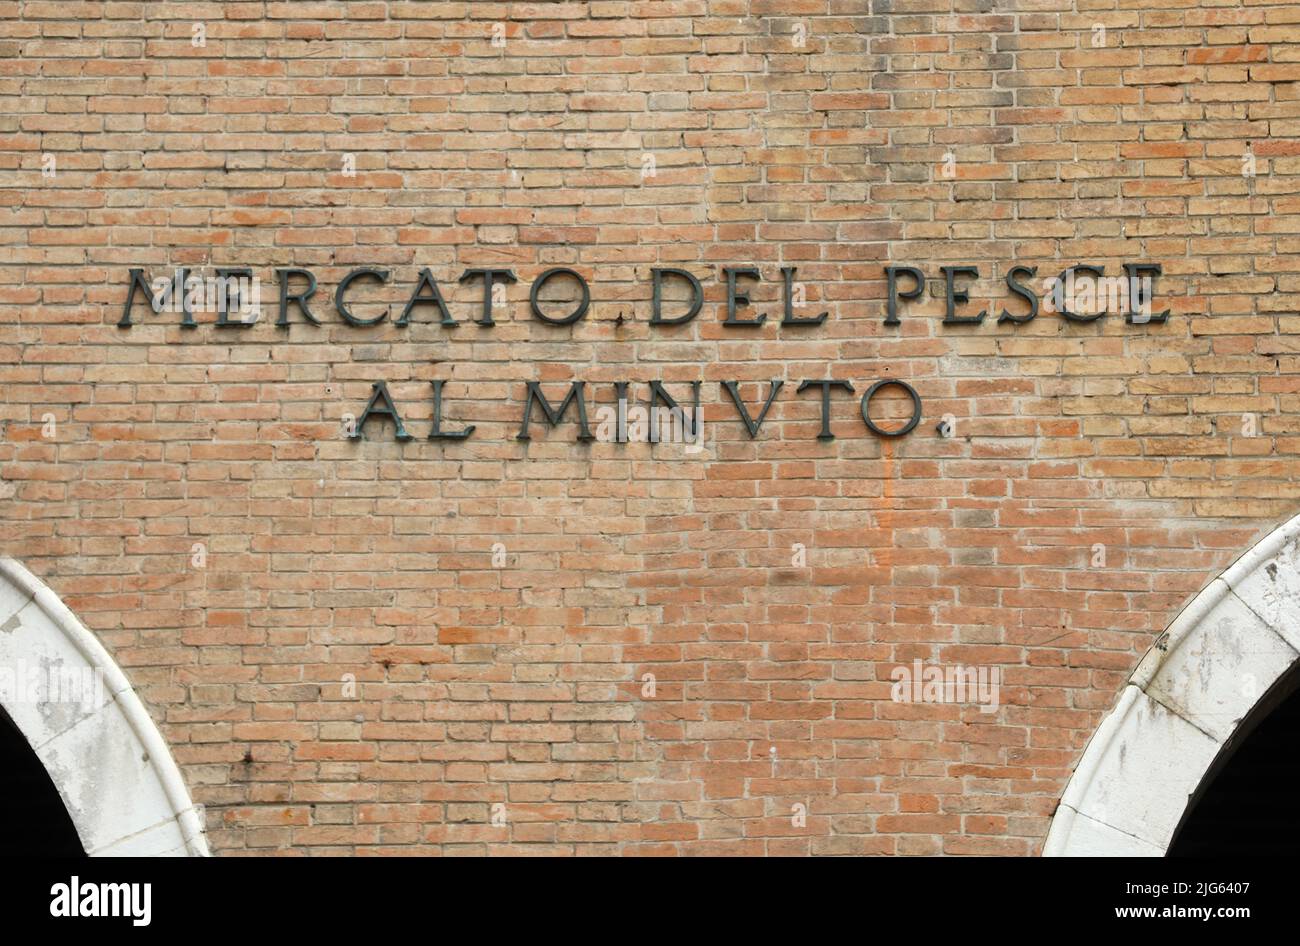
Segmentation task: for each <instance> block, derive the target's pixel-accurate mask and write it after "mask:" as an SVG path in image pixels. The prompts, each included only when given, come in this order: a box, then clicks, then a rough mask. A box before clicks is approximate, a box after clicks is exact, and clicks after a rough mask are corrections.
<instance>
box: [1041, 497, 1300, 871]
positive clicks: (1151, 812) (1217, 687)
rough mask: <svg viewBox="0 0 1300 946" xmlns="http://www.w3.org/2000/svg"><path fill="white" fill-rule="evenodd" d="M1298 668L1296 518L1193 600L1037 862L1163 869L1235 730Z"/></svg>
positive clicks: (1299, 531)
mask: <svg viewBox="0 0 1300 946" xmlns="http://www.w3.org/2000/svg"><path fill="white" fill-rule="evenodd" d="M1298 657H1300V516H1297V517H1295V518H1294V519H1292V520H1291V521H1289V522H1287V523H1286V524H1285V525H1283V526H1281V527H1279V528H1278V529H1276V530H1275V531H1274V532H1272V533H1270V534H1269V535H1268V536H1267V537H1265V538H1264V539H1263V540H1262V541H1261V542H1259V543H1258V544H1257V545H1255V546H1254V547H1253V548H1252V549H1251V550H1250V551H1249V552H1247V553H1246V554H1245V555H1243V556H1242V557H1241V558H1239V559H1238V560H1237V561H1236V562H1235V563H1234V564H1233V565H1232V566H1231V567H1230V568H1228V570H1227V571H1225V572H1224V573H1223V574H1222V575H1220V576H1219V577H1218V578H1216V579H1214V581H1213V582H1211V583H1210V585H1209V586H1208V587H1206V588H1205V589H1204V590H1203V591H1201V593H1200V594H1198V595H1197V596H1196V597H1195V598H1193V599H1192V601H1191V603H1190V604H1188V605H1187V607H1186V608H1184V609H1183V611H1182V612H1181V613H1180V614H1179V615H1178V617H1177V618H1175V620H1174V622H1173V623H1172V624H1171V625H1169V628H1168V630H1166V631H1165V633H1164V634H1162V635H1161V636H1160V637H1159V638H1157V639H1156V642H1155V644H1154V645H1153V646H1152V647H1151V649H1150V650H1149V651H1147V653H1146V655H1145V656H1144V657H1143V658H1142V660H1141V662H1140V663H1139V664H1138V666H1137V669H1136V670H1134V671H1133V675H1132V676H1131V677H1130V678H1129V682H1128V684H1127V685H1126V686H1125V687H1124V692H1123V693H1122V694H1121V695H1120V698H1119V702H1118V703H1117V704H1116V706H1115V708H1114V709H1113V710H1111V711H1110V713H1109V714H1108V715H1107V716H1106V718H1105V719H1103V720H1102V723H1101V725H1100V726H1099V727H1098V728H1097V732H1096V733H1095V734H1094V735H1093V737H1092V741H1091V742H1089V743H1088V746H1087V748H1086V749H1085V750H1084V753H1083V758H1082V759H1081V760H1080V761H1079V765H1078V768H1076V769H1075V772H1074V776H1073V777H1072V778H1071V779H1070V782H1069V784H1068V785H1067V786H1066V788H1065V793H1064V795H1063V796H1062V797H1061V803H1060V805H1059V807H1058V808H1057V811H1056V814H1055V816H1054V817H1053V818H1052V826H1051V829H1050V831H1049V832H1048V835H1047V843H1046V844H1045V846H1044V848H1043V854H1044V856H1047V857H1053V856H1078V855H1104V856H1134V855H1137V856H1152V857H1160V856H1163V855H1164V854H1165V852H1166V851H1167V850H1168V849H1169V845H1170V843H1171V842H1172V841H1173V836H1174V832H1175V831H1176V830H1177V828H1178V825H1179V823H1180V822H1181V821H1182V818H1183V815H1184V813H1185V811H1186V809H1187V807H1188V803H1189V801H1190V799H1191V797H1192V795H1193V793H1194V792H1195V791H1196V789H1197V787H1198V786H1199V785H1200V784H1201V782H1202V781H1203V780H1204V777H1205V774H1206V771H1207V770H1208V769H1209V768H1210V766H1211V764H1212V763H1213V762H1214V760H1215V758H1216V757H1217V756H1218V754H1219V752H1220V750H1221V749H1222V748H1223V746H1224V744H1225V743H1226V742H1227V741H1228V739H1229V738H1230V737H1231V736H1232V735H1233V733H1234V732H1235V731H1236V729H1237V726H1238V725H1239V724H1240V723H1241V721H1242V720H1243V719H1245V718H1246V716H1247V715H1248V714H1249V713H1250V711H1251V708H1252V707H1254V706H1255V704H1256V703H1257V702H1258V701H1259V700H1260V698H1261V697H1263V695H1264V694H1265V693H1266V692H1267V691H1268V689H1269V687H1271V686H1272V685H1273V684H1274V683H1276V682H1277V681H1278V680H1279V679H1281V677H1282V676H1283V675H1284V674H1285V673H1286V672H1287V671H1288V670H1289V669H1290V668H1291V667H1292V666H1293V665H1294V664H1295V662H1296V660H1297V658H1298Z"/></svg>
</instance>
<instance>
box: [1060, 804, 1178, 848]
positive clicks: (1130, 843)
mask: <svg viewBox="0 0 1300 946" xmlns="http://www.w3.org/2000/svg"><path fill="white" fill-rule="evenodd" d="M1058 825H1060V827H1058ZM1067 838H1068V847H1069V849H1070V850H1069V852H1068V853H1069V854H1070V856H1072V857H1162V856H1164V853H1165V852H1164V849H1163V848H1161V847H1158V846H1156V845H1154V844H1151V843H1150V842H1148V841H1143V840H1142V839H1141V838H1135V837H1133V835H1131V834H1125V833H1124V832H1123V831H1120V830H1118V829H1117V828H1112V827H1111V826H1110V825H1108V824H1102V823H1101V822H1100V821H1093V820H1092V819H1091V818H1089V817H1087V816H1086V815H1081V814H1079V813H1078V812H1076V811H1075V810H1074V809H1072V808H1068V807H1064V806H1063V807H1061V808H1060V809H1058V810H1057V812H1056V817H1055V818H1053V819H1052V833H1051V834H1049V835H1048V838H1047V846H1046V848H1044V850H1043V855H1044V856H1045V857H1052V856H1057V855H1060V854H1065V853H1066V851H1064V850H1059V851H1058V850H1055V849H1054V848H1056V847H1061V848H1064V847H1066V846H1067V841H1066V839H1067Z"/></svg>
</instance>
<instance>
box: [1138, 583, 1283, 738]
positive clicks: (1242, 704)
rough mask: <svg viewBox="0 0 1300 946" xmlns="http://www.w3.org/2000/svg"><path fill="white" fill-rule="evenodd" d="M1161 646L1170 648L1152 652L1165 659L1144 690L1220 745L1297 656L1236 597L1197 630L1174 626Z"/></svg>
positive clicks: (1220, 604)
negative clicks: (1176, 629) (1176, 628)
mask: <svg viewBox="0 0 1300 946" xmlns="http://www.w3.org/2000/svg"><path fill="white" fill-rule="evenodd" d="M1178 623H1179V622H1177V621H1176V622H1175V625H1177V624H1178ZM1162 646H1163V647H1165V648H1167V649H1166V650H1163V651H1162V650H1161V649H1160V647H1156V648H1152V651H1151V653H1150V654H1148V658H1150V657H1151V656H1153V655H1158V656H1159V657H1160V660H1159V664H1158V667H1157V668H1155V669H1154V670H1153V671H1152V673H1151V679H1150V681H1149V682H1147V683H1146V684H1145V686H1144V689H1145V691H1146V693H1147V694H1148V695H1149V696H1151V697H1152V698H1153V699H1155V700H1157V701H1159V702H1160V703H1162V704H1164V705H1165V706H1167V707H1169V708H1170V709H1171V710H1173V711H1174V712H1176V713H1178V714H1179V715H1180V716H1182V717H1184V718H1185V719H1187V720H1188V721H1189V722H1191V723H1193V724H1194V725H1195V726H1197V728H1199V729H1201V730H1203V731H1204V732H1206V733H1208V734H1209V735H1211V736H1212V737H1214V739H1215V740H1216V741H1217V742H1220V743H1222V742H1224V741H1226V740H1227V738H1228V737H1229V736H1231V735H1232V733H1233V731H1234V730H1236V728H1237V725H1238V724H1239V723H1240V722H1241V721H1242V720H1243V719H1244V718H1245V717H1246V715H1247V714H1248V713H1249V712H1250V710H1251V708H1252V707H1253V706H1254V705H1255V703H1256V702H1258V700H1259V698H1260V697H1261V696H1262V695H1263V694H1264V690H1266V689H1267V688H1268V685H1269V684H1271V683H1272V682H1273V681H1274V680H1276V679H1277V678H1278V677H1280V676H1281V675H1282V674H1283V673H1285V672H1286V671H1287V669H1288V668H1289V667H1290V666H1291V664H1292V663H1294V662H1295V660H1296V657H1297V653H1296V651H1295V650H1293V649H1292V648H1291V646H1290V645H1289V644H1287V642H1286V641H1284V640H1283V639H1282V638H1281V637H1279V636H1278V635H1277V634H1275V633H1273V631H1272V630H1271V629H1270V628H1269V627H1267V626H1266V625H1265V624H1264V622H1263V621H1261V620H1260V619H1259V617H1258V616H1257V615H1256V614H1255V612H1254V611H1252V610H1251V609H1250V608H1248V607H1246V605H1245V604H1243V603H1242V602H1241V600H1240V599H1239V598H1238V597H1237V596H1236V595H1234V594H1232V593H1228V594H1226V595H1224V596H1223V597H1221V598H1220V599H1219V600H1218V601H1217V602H1216V603H1215V605H1214V607H1212V608H1211V609H1210V610H1209V611H1207V612H1206V613H1205V614H1204V615H1203V616H1201V617H1200V619H1199V620H1198V621H1197V623H1196V625H1195V627H1194V628H1182V629H1179V630H1178V631H1175V630H1174V628H1172V627H1171V629H1170V632H1169V636H1168V639H1167V640H1166V641H1165V643H1164V644H1163V645H1162ZM1144 662H1145V661H1144ZM1135 676H1137V675H1136V674H1135Z"/></svg>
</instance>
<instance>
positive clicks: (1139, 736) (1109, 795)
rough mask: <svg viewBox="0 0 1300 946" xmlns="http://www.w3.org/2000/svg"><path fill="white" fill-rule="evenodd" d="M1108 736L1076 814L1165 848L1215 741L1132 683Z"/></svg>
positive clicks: (1211, 755)
mask: <svg viewBox="0 0 1300 946" xmlns="http://www.w3.org/2000/svg"><path fill="white" fill-rule="evenodd" d="M1132 691H1133V692H1135V693H1136V695H1135V696H1134V697H1133V698H1132V700H1131V701H1130V705H1129V708H1128V712H1127V714H1126V715H1125V716H1124V717H1123V725H1122V726H1120V727H1119V728H1118V729H1117V730H1116V732H1115V736H1114V738H1113V739H1111V740H1110V741H1109V742H1108V743H1107V745H1106V746H1105V747H1104V749H1103V751H1102V754H1101V755H1100V756H1099V757H1098V759H1097V761H1096V771H1095V774H1094V775H1093V778H1092V781H1091V790H1090V791H1089V792H1088V793H1087V794H1086V795H1085V796H1084V797H1083V798H1081V799H1079V800H1078V801H1077V802H1076V803H1074V804H1073V805H1072V806H1071V807H1073V808H1075V810H1076V811H1078V812H1079V814H1080V815H1083V816H1085V817H1087V818H1090V819H1092V820H1093V821H1097V822H1100V823H1102V824H1106V825H1110V826H1111V827H1113V828H1115V829H1117V830H1119V831H1121V832H1123V833H1124V834H1128V835H1131V836H1133V837H1135V838H1139V839H1141V840H1143V841H1146V842H1147V843H1149V844H1152V845H1155V846H1157V847H1159V848H1160V849H1161V850H1162V851H1163V850H1165V849H1166V848H1167V847H1168V845H1169V841H1170V839H1171V838H1172V837H1173V833H1174V829H1175V828H1177V827H1178V822H1179V820H1180V819H1181V818H1182V815H1183V811H1184V810H1185V809H1186V807H1187V801H1188V798H1189V797H1190V796H1191V794H1192V792H1193V791H1195V790H1196V786H1197V785H1198V784H1199V783H1200V780H1201V775H1202V774H1203V773H1204V772H1205V770H1206V769H1207V768H1208V767H1209V765H1210V763H1211V762H1212V761H1214V757H1215V755H1216V754H1217V753H1218V751H1219V743H1218V742H1217V741H1215V740H1214V739H1212V738H1210V737H1209V736H1207V735H1206V734H1205V733H1203V732H1201V731H1200V730H1199V729H1197V728H1196V727H1195V726H1193V725H1192V724H1191V723H1189V722H1188V721H1187V720H1185V719H1183V718H1182V717H1180V716H1178V715H1176V714H1174V713H1173V712H1171V711H1170V710H1168V709H1166V708H1165V707H1164V706H1161V705H1160V704H1159V703H1157V702H1155V701H1154V700H1153V699H1151V698H1150V697H1149V696H1147V695H1146V694H1145V693H1142V692H1141V691H1140V690H1137V689H1136V688H1132Z"/></svg>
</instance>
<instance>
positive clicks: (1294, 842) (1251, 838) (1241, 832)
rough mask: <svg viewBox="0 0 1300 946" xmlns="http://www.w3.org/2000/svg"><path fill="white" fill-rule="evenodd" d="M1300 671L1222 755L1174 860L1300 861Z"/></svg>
mask: <svg viewBox="0 0 1300 946" xmlns="http://www.w3.org/2000/svg"><path fill="white" fill-rule="evenodd" d="M1298 741H1300V666H1297V667H1292V668H1291V670H1289V671H1287V673H1285V674H1283V676H1282V678H1281V680H1279V681H1278V682H1277V683H1276V684H1275V685H1274V686H1273V687H1272V689H1271V690H1270V691H1269V692H1268V693H1267V694H1265V696H1264V697H1263V698H1262V699H1261V700H1260V701H1259V703H1258V704H1257V705H1256V706H1255V708H1254V709H1253V710H1251V712H1250V715H1249V716H1248V717H1247V718H1246V719H1245V720H1244V721H1243V722H1242V724H1241V725H1240V726H1239V727H1238V729H1237V732H1236V733H1234V734H1233V736H1232V738H1231V739H1230V740H1228V742H1227V743H1226V744H1225V745H1224V747H1223V749H1222V750H1220V752H1219V756H1218V758H1216V759H1215V760H1214V764H1213V765H1212V766H1210V769H1209V771H1208V772H1207V773H1206V775H1205V778H1204V779H1203V780H1202V782H1201V786H1200V788H1198V789H1197V791H1196V794H1195V795H1194V796H1193V797H1192V802H1191V804H1190V805H1188V806H1187V812H1186V813H1185V814H1184V815H1183V820H1182V823H1181V824H1180V825H1179V826H1178V830H1177V831H1175V832H1174V840H1173V843H1172V844H1170V845H1169V851H1168V853H1167V856H1169V857H1258V856H1267V855H1283V854H1287V855H1290V854H1294V853H1295V851H1296V849H1297V847H1298V846H1300V812H1298V811H1297V809H1296V807H1295V806H1294V805H1293V804H1292V803H1291V799H1290V793H1291V789H1292V787H1293V786H1295V785H1296V784H1297V780H1298V779H1300V753H1297V752H1296V747H1297V742H1298Z"/></svg>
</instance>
